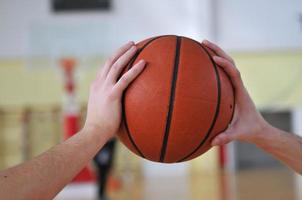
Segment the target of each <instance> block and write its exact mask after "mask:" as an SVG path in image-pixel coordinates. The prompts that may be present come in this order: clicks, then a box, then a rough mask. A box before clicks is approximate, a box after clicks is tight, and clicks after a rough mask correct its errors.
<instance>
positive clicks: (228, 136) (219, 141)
mask: <svg viewBox="0 0 302 200" xmlns="http://www.w3.org/2000/svg"><path fill="white" fill-rule="evenodd" d="M234 139H235V138H234V134H232V133H231V130H230V129H228V130H226V131H224V132H222V133H220V134H218V135H217V136H216V137H215V138H214V139H213V140H212V146H219V145H224V144H227V143H229V142H231V141H233V140H234Z"/></svg>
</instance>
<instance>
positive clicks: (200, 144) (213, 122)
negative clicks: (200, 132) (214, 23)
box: [178, 41, 221, 162]
mask: <svg viewBox="0 0 302 200" xmlns="http://www.w3.org/2000/svg"><path fill="white" fill-rule="evenodd" d="M194 42H196V41H194ZM196 43H198V42H196ZM198 45H200V47H201V48H202V49H203V50H204V51H205V52H206V53H207V55H208V57H209V58H210V60H211V62H212V64H213V67H214V70H215V74H216V80H217V93H218V94H217V104H216V111H215V115H214V118H213V121H212V124H211V126H210V128H209V130H208V132H207V134H206V136H205V137H204V139H203V140H202V141H201V142H200V143H199V145H198V146H197V147H196V148H195V149H194V150H193V151H192V152H191V153H190V154H188V155H187V156H185V157H184V158H182V159H180V160H179V161H178V162H182V161H184V160H186V159H188V158H189V157H191V156H192V155H193V154H194V153H196V152H197V151H198V149H200V147H202V145H203V144H204V143H205V142H206V141H207V139H208V138H209V136H210V134H211V132H212V130H213V128H214V126H215V124H216V121H217V118H218V115H219V111H220V99H221V83H220V77H219V72H218V69H217V65H216V63H215V62H214V60H213V59H212V56H211V54H210V53H209V52H208V51H207V49H206V48H204V47H203V46H202V45H201V44H200V43H198Z"/></svg>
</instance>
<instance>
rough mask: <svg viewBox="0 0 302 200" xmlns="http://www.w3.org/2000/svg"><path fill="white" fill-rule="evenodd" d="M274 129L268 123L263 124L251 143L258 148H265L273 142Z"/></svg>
mask: <svg viewBox="0 0 302 200" xmlns="http://www.w3.org/2000/svg"><path fill="white" fill-rule="evenodd" d="M273 129H274V127H273V126H271V125H270V124H269V123H267V122H263V123H262V124H261V126H260V127H259V128H258V129H257V131H256V132H255V134H254V137H253V138H252V139H251V141H250V142H251V143H253V144H255V145H257V146H264V145H266V144H268V143H269V142H271V141H272V140H273V137H274V135H273Z"/></svg>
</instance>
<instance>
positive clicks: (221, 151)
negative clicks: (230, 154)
mask: <svg viewBox="0 0 302 200" xmlns="http://www.w3.org/2000/svg"><path fill="white" fill-rule="evenodd" d="M226 148H227V146H226V145H222V146H219V151H218V154H219V155H218V157H219V166H220V168H221V169H224V168H225V165H226V162H227V155H226Z"/></svg>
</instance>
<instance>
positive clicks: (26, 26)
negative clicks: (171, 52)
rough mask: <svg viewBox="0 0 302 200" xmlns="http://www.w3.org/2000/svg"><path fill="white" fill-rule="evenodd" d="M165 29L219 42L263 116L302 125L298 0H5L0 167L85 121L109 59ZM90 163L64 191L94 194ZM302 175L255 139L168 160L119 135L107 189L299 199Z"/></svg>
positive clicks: (116, 195)
mask: <svg viewBox="0 0 302 200" xmlns="http://www.w3.org/2000/svg"><path fill="white" fill-rule="evenodd" d="M162 34H177V35H183V36H187V37H192V38H194V39H196V40H199V41H201V40H203V39H205V38H207V39H209V40H211V41H214V42H216V43H217V44H219V45H220V46H221V47H223V48H224V49H225V50H226V51H227V52H229V53H230V54H231V55H232V56H233V58H234V60H235V61H236V64H237V66H238V68H239V69H240V71H241V72H242V77H243V79H244V82H245V85H246V87H247V88H248V91H249V92H250V94H251V96H252V98H253V99H254V101H255V103H256V105H257V107H258V108H259V110H260V111H261V112H262V114H263V116H264V117H265V118H266V119H267V120H268V121H269V122H270V123H272V124H273V125H275V126H277V127H279V128H282V129H284V130H286V131H291V132H295V133H300V134H302V78H301V77H302V1H300V0H291V1H285V0H266V1H261V0H254V1H239V0H203V1H200V0H186V1H183V0H153V1H148V0H27V1H21V0H0V92H1V94H0V169H5V168H7V167H10V166H13V165H16V164H18V163H21V162H23V161H25V160H27V159H30V158H32V157H33V156H36V155H38V154H40V153H41V152H43V151H45V150H47V149H49V148H50V147H52V146H54V145H55V144H57V143H59V142H60V141H62V140H63V139H64V138H65V137H66V134H67V135H68V134H72V133H70V131H72V130H75V129H77V128H79V127H81V124H82V123H83V120H84V119H85V110H86V104H87V99H88V88H89V84H90V83H91V81H92V80H93V79H94V77H95V74H96V71H97V70H98V69H99V68H100V67H101V66H102V64H103V63H104V60H105V58H106V57H107V56H108V55H110V54H111V53H112V52H113V51H114V50H115V49H116V48H118V47H119V46H121V45H122V44H123V43H125V42H127V41H129V40H133V41H140V40H142V39H144V38H147V37H151V36H154V35H162ZM75 123H78V124H75ZM68 130H69V133H68ZM66 132H67V133H66ZM272 142H273V141H272ZM93 170H94V167H93V165H90V166H87V168H86V173H83V174H82V177H81V178H82V179H81V180H78V181H76V180H75V181H73V182H72V183H71V184H69V185H68V186H67V187H66V188H65V189H64V190H63V191H62V192H61V193H60V194H59V195H58V196H57V197H56V199H62V200H65V199H82V200H85V199H87V200H88V199H95V198H96V186H95V178H94V175H93ZM88 172H89V173H90V174H89V173H88ZM301 179H302V178H301V176H298V175H297V174H295V173H293V172H291V171H290V170H289V169H287V168H286V167H285V166H283V165H282V164H281V163H280V162H278V161H276V160H274V159H273V158H272V157H271V156H269V155H267V154H266V153H264V152H263V151H261V150H259V149H257V148H256V147H255V146H254V145H251V144H243V143H237V142H234V143H231V144H229V145H227V146H225V147H223V148H213V149H212V150H211V151H209V152H208V153H206V154H205V155H203V156H201V157H200V158H197V159H195V160H193V161H190V162H187V163H184V164H177V165H161V164H155V163H151V162H148V161H145V160H142V159H140V158H138V157H137V156H135V155H133V154H131V153H130V152H129V151H128V150H126V149H125V148H124V147H123V146H122V145H121V144H120V143H118V145H117V151H116V156H115V160H114V168H113V171H112V172H111V174H110V178H109V183H108V192H109V197H110V199H113V200H115V199H117V200H120V199H133V200H136V199H146V200H153V199H156V200H160V199H165V200H166V199H173V200H178V199H181V200H183V199H187V200H191V199H192V200H197V199H208V200H249V199H253V200H254V199H258V200H270V199H274V200H301V199H302V191H301V190H302V180H301ZM17 191H18V188H16V192H17Z"/></svg>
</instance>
